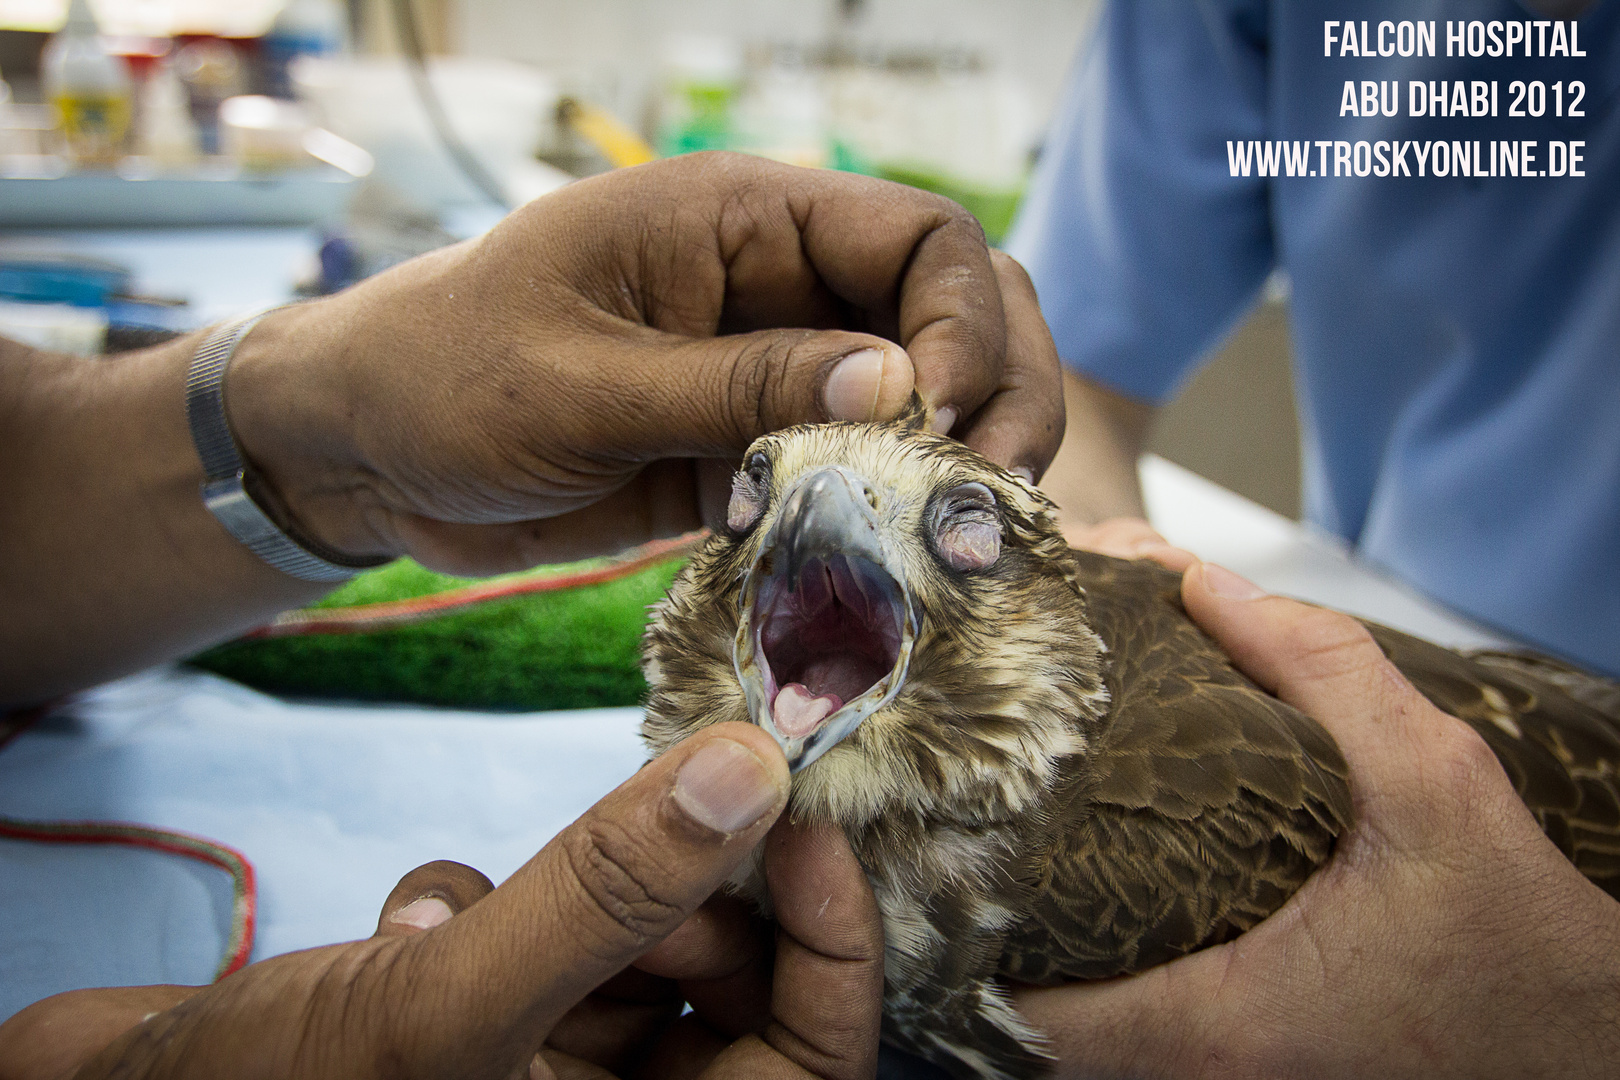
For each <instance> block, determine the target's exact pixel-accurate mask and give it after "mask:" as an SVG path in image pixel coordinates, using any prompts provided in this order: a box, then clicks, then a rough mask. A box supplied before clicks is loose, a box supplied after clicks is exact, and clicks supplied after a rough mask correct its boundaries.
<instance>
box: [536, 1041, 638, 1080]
mask: <svg viewBox="0 0 1620 1080" xmlns="http://www.w3.org/2000/svg"><path fill="white" fill-rule="evenodd" d="M527 1075H528V1077H529V1080H618V1077H616V1076H614V1075H613V1073H612V1072H610V1071H609V1070H607V1069H604V1068H603V1067H602V1066H600V1065H598V1064H596V1063H595V1062H594V1061H587V1060H585V1059H584V1058H577V1057H574V1056H573V1055H572V1054H569V1053H565V1052H564V1051H561V1050H554V1049H552V1048H551V1047H549V1046H547V1047H544V1048H543V1049H541V1051H540V1052H539V1053H538V1054H536V1055H535V1056H534V1059H533V1060H532V1061H530V1062H529V1071H528V1074H527Z"/></svg>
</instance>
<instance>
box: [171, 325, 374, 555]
mask: <svg viewBox="0 0 1620 1080" xmlns="http://www.w3.org/2000/svg"><path fill="white" fill-rule="evenodd" d="M284 306H286V305H282V304H278V305H276V306H275V307H270V308H264V309H262V310H259V311H255V312H253V313H252V314H249V315H243V316H241V317H239V318H236V319H233V320H231V321H229V322H226V323H222V324H220V325H219V326H217V327H215V328H214V330H213V331H212V332H211V333H209V335H208V336H207V337H206V338H204V339H203V343H202V344H201V345H200V346H198V348H197V353H196V355H195V356H193V357H192V358H191V370H190V372H189V373H188V374H187V376H186V421H187V422H188V423H189V424H190V425H191V441H192V442H193V443H194V444H196V447H197V456H198V457H199V458H201V459H202V465H203V472H204V474H206V476H207V479H206V480H204V481H203V483H202V500H203V505H204V506H206V507H208V511H209V513H211V514H213V515H214V517H215V518H217V519H218V520H219V523H220V524H221V525H223V526H225V531H226V532H228V533H230V534H231V535H232V536H234V537H235V538H236V539H237V540H239V541H240V542H241V543H242V545H243V546H244V547H246V548H247V549H248V550H249V551H251V552H253V554H255V555H257V556H258V557H259V558H261V559H263V560H264V561H265V562H267V563H269V564H270V565H271V566H273V567H275V568H276V569H277V570H280V571H281V572H282V573H285V574H291V575H292V576H293V577H295V578H301V579H303V580H304V581H332V582H337V581H347V580H348V579H349V578H351V577H353V576H354V575H355V574H358V573H359V572H360V571H362V570H367V569H370V568H372V567H376V566H381V565H383V564H384V563H386V562H389V561H390V560H389V558H388V557H386V556H381V557H370V558H362V559H357V558H353V557H350V556H347V555H343V554H341V553H339V552H336V551H332V550H331V549H330V548H327V547H325V546H324V545H322V544H319V543H317V542H315V541H313V540H311V539H309V538H308V537H303V536H298V537H296V538H295V536H294V535H293V534H292V532H291V531H290V530H289V529H288V528H287V527H285V526H282V525H278V524H277V523H276V521H275V519H274V518H272V517H271V516H270V514H269V513H267V512H266V511H265V509H264V507H262V506H261V505H260V504H259V503H258V502H257V501H255V499H254V498H253V495H252V494H251V493H250V492H249V486H250V485H251V484H252V474H251V472H250V471H249V468H248V465H247V463H246V462H245V461H243V459H242V452H241V448H240V447H239V446H238V445H237V442H236V437H235V436H234V435H232V434H231V425H230V422H229V421H228V420H227V419H226V418H225V369H226V368H227V367H229V366H230V362H231V357H232V356H233V355H234V354H235V352H236V347H237V345H238V344H240V343H241V341H242V339H243V338H244V337H246V336H247V332H248V331H249V330H251V329H253V326H254V324H255V323H257V322H258V321H259V320H260V319H262V318H264V317H265V316H266V315H268V314H270V312H272V311H276V310H278V309H279V308H281V307H284Z"/></svg>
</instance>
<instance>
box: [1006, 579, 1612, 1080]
mask: <svg viewBox="0 0 1620 1080" xmlns="http://www.w3.org/2000/svg"><path fill="white" fill-rule="evenodd" d="M1182 598H1183V601H1184V603H1185V604H1186V607H1187V610H1188V612H1189V613H1190V614H1191V615H1192V616H1193V618H1194V619H1196V620H1197V621H1198V623H1199V625H1201V626H1202V627H1203V628H1204V629H1205V630H1206V631H1208V632H1209V633H1210V634H1212V635H1213V636H1214V637H1215V639H1216V640H1217V641H1219V642H1220V644H1221V646H1222V647H1223V648H1224V649H1225V650H1226V651H1227V652H1228V653H1229V654H1230V655H1231V656H1232V658H1233V660H1234V661H1235V662H1236V663H1237V665H1238V666H1239V667H1240V668H1242V669H1243V670H1244V671H1245V672H1247V673H1248V674H1249V676H1250V677H1251V678H1253V679H1254V680H1255V681H1256V682H1258V683H1259V684H1260V685H1261V686H1263V687H1265V688H1266V689H1268V690H1270V691H1272V692H1274V693H1276V694H1277V696H1278V697H1280V698H1282V699H1283V700H1284V701H1287V702H1289V703H1290V704H1292V705H1294V706H1296V707H1298V708H1300V709H1302V710H1303V711H1304V712H1306V713H1308V714H1309V715H1311V716H1313V717H1315V718H1316V719H1317V720H1318V721H1320V722H1321V723H1322V725H1323V726H1324V727H1325V728H1327V730H1328V731H1329V732H1330V733H1331V734H1332V735H1333V737H1334V738H1335V739H1336V740H1337V741H1338V744H1339V747H1340V749H1341V750H1342V751H1343V752H1344V756H1345V759H1346V761H1348V762H1349V764H1350V787H1351V795H1352V798H1353V799H1354V804H1355V823H1354V824H1353V825H1352V827H1351V828H1350V829H1349V830H1348V831H1347V832H1346V833H1345V834H1344V835H1343V836H1341V837H1340V838H1339V842H1338V846H1337V849H1336V850H1335V852H1334V855H1333V858H1332V859H1331V860H1330V861H1329V862H1328V863H1327V865H1326V866H1324V867H1322V868H1321V869H1320V870H1318V871H1317V872H1316V874H1315V875H1314V876H1313V877H1311V879H1310V880H1309V881H1307V882H1306V883H1305V885H1304V887H1302V888H1301V889H1300V890H1299V892H1297V893H1296V894H1295V895H1294V896H1293V897H1292V898H1291V899H1290V900H1289V901H1288V902H1287V903H1286V904H1284V905H1283V907H1282V908H1280V909H1279V910H1278V911H1277V912H1276V913H1274V914H1273V915H1272V916H1271V917H1270V918H1268V919H1266V920H1265V921H1264V922H1262V923H1261V924H1260V925H1259V926H1257V927H1255V928H1254V929H1252V930H1250V931H1249V932H1248V933H1246V934H1244V935H1243V936H1241V937H1239V938H1237V939H1236V940H1234V941H1231V942H1228V943H1227V944H1224V945H1219V946H1216V947H1214V948H1210V949H1206V950H1203V951H1202V952H1198V953H1194V954H1192V955H1190V956H1186V957H1183V958H1180V959H1178V960H1175V961H1173V962H1171V963H1168V964H1164V965H1162V966H1160V967H1156V968H1152V969H1150V970H1148V971H1144V972H1142V973H1140V974H1137V975H1133V976H1129V977H1127V978H1122V979H1116V980H1111V981H1107V982H1099V983H1077V984H1072V985H1069V986H1064V987H1056V988H1051V989H1038V990H1037V989H1029V990H1024V991H1021V992H1020V993H1019V994H1018V995H1017V1000H1018V1006H1019V1008H1020V1009H1021V1010H1022V1011H1023V1012H1024V1014H1025V1016H1026V1017H1027V1018H1028V1019H1029V1020H1030V1021H1031V1022H1032V1023H1034V1024H1035V1025H1036V1026H1037V1027H1039V1028H1040V1029H1041V1030H1043V1031H1046V1032H1048V1033H1049V1034H1050V1036H1051V1038H1052V1046H1053V1049H1054V1050H1055V1052H1056V1053H1057V1054H1058V1055H1059V1057H1060V1059H1061V1061H1062V1066H1061V1067H1060V1069H1059V1073H1060V1075H1068V1076H1085V1077H1114V1076H1130V1077H1134V1078H1145V1077H1159V1076H1191V1075H1197V1076H1204V1077H1213V1076H1223V1077H1224V1076H1234V1077H1235V1076H1260V1077H1268V1078H1270V1077H1285V1076H1301V1077H1313V1078H1315V1077H1336V1076H1342V1077H1368V1076H1378V1077H1403V1076H1422V1077H1448V1076H1455V1077H1469V1078H1483V1077H1495V1076H1502V1077H1525V1076H1561V1077H1572V1076H1588V1075H1591V1076H1597V1075H1614V1074H1615V1072H1616V1070H1617V1069H1620V905H1616V903H1615V902H1614V901H1613V900H1611V899H1610V898H1609V897H1608V896H1606V895H1604V894H1603V893H1602V892H1601V891H1600V890H1599V889H1598V888H1597V887H1596V886H1595V885H1592V884H1591V883H1590V882H1588V881H1587V880H1586V879H1585V878H1584V877H1583V876H1582V875H1581V874H1580V873H1579V872H1578V871H1577V870H1576V869H1575V868H1574V866H1572V865H1571V864H1570V863H1569V862H1568V861H1567V860H1566V859H1565V858H1564V857H1563V856H1562V855H1561V854H1560V853H1559V852H1558V850H1557V848H1555V847H1554V846H1553V845H1552V843H1551V842H1550V841H1548V840H1547V839H1546V837H1545V836H1543V835H1542V832H1541V830H1540V828H1539V827H1538V826H1537V825H1536V822H1535V820H1534V819H1533V818H1532V817H1531V815H1530V813H1529V811H1527V810H1526V809H1525V807H1524V804H1523V803H1522V802H1521V801H1520V800H1519V798H1518V796H1517V795H1516V794H1515V793H1514V791H1513V788H1512V786H1511V785H1510V784H1509V782H1508V779H1507V776H1506V775H1505V774H1504V773H1503V771H1502V769H1501V766H1500V765H1498V764H1497V761H1496V759H1495V757H1493V756H1492V754H1491V752H1490V751H1489V749H1487V747H1486V745H1485V743H1484V742H1483V741H1482V740H1481V739H1480V738H1479V737H1478V736H1477V735H1476V734H1475V733H1474V732H1473V731H1472V730H1471V729H1469V728H1468V727H1467V726H1466V725H1465V724H1463V723H1461V722H1460V721H1457V720H1455V719H1453V718H1451V717H1449V716H1446V715H1445V714H1444V713H1441V712H1440V711H1439V710H1437V709H1435V708H1434V707H1433V706H1432V705H1430V704H1429V703H1428V701H1426V700H1425V699H1424V698H1423V697H1422V696H1421V695H1419V694H1418V693H1417V691H1415V690H1414V689H1413V688H1412V687H1411V685H1410V684H1409V683H1407V682H1406V680H1405V679H1404V678H1402V676H1401V675H1400V673H1399V672H1398V671H1396V670H1395V668H1394V667H1393V666H1392V665H1391V664H1390V663H1389V662H1388V661H1387V660H1385V658H1384V656H1383V654H1382V653H1381V652H1380V651H1379V649H1378V647H1377V646H1376V645H1375V644H1374V643H1373V641H1372V639H1371V638H1370V637H1369V636H1368V634H1367V633H1366V631H1365V630H1364V629H1362V628H1361V626H1360V625H1359V624H1357V623H1356V622H1355V621H1353V620H1351V619H1349V618H1347V617H1345V616H1343V615H1338V614H1335V613H1332V612H1328V611H1324V610H1321V609H1318V608H1312V607H1307V606H1305V605H1302V604H1298V603H1295V602H1293V601H1289V600H1284V599H1281V598H1277V597H1267V596H1265V595H1263V594H1262V593H1261V592H1260V591H1259V590H1258V589H1257V588H1256V587H1255V586H1253V585H1251V584H1250V583H1248V582H1246V581H1244V580H1243V579H1241V578H1238V577H1237V576H1236V575H1233V574H1231V573H1230V572H1229V571H1225V570H1222V569H1220V568H1219V567H1211V566H1208V565H1205V564H1198V565H1195V566H1193V567H1192V568H1191V569H1190V570H1189V571H1188V573H1187V574H1186V576H1185V578H1184V580H1183V585H1182Z"/></svg>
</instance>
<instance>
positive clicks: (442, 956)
mask: <svg viewBox="0 0 1620 1080" xmlns="http://www.w3.org/2000/svg"><path fill="white" fill-rule="evenodd" d="M787 790H788V770H787V762H786V761H785V760H784V759H783V757H782V754H781V751H780V750H779V749H778V748H777V745H776V743H775V742H774V741H773V740H772V739H771V738H770V736H768V735H766V734H765V733H764V732H763V731H761V730H760V729H759V728H757V727H755V726H754V725H752V724H741V723H728V724H716V725H714V726H712V727H709V728H707V729H705V730H704V731H702V732H700V733H698V734H697V735H694V736H692V737H691V738H689V739H687V740H686V741H685V742H682V743H680V744H679V745H677V746H676V747H674V748H673V749H671V750H669V751H668V752H666V753H665V754H664V755H663V756H662V757H660V758H658V759H657V760H655V761H653V762H650V763H649V764H648V765H646V766H645V767H644V768H642V769H641V770H640V771H639V772H637V773H636V775H635V776H633V777H631V778H630V779H629V780H627V781H626V782H625V783H624V784H622V785H620V786H619V788H617V789H616V790H615V791H613V792H612V793H611V794H609V795H608V796H607V797H606V798H604V799H603V800H602V801H601V802H599V803H597V804H596V806H594V807H592V808H591V809H590V810H589V811H587V812H586V814H585V815H584V816H583V817H581V818H580V819H579V820H578V821H576V822H574V823H573V824H572V825H570V826H569V827H568V828H567V829H565V830H563V832H562V833H560V834H559V835H558V836H557V837H556V838H555V839H553V840H552V841H551V843H549V844H547V845H546V846H545V848H544V849H543V850H542V851H541V852H540V853H539V854H538V855H536V856H535V857H534V858H533V859H531V860H529V862H528V863H526V864H525V865H524V866H523V867H521V868H520V869H519V870H518V871H517V872H516V873H515V874H513V875H512V877H511V878H510V879H508V880H507V881H506V882H505V883H503V884H502V885H501V886H500V887H499V888H497V889H496V890H495V891H494V892H493V893H491V894H490V895H489V896H487V897H485V898H484V899H483V900H481V901H479V902H478V903H477V904H475V905H474V906H473V907H472V908H470V909H468V910H467V911H465V912H464V913H462V914H461V915H460V916H458V917H457V918H455V919H452V920H451V921H450V922H448V923H446V924H445V925H444V926H442V927H440V928H439V929H438V930H437V931H435V932H434V933H432V934H423V935H420V936H419V937H417V938H416V939H414V940H412V941H411V942H410V943H409V944H410V946H411V947H412V951H411V952H410V953H409V954H408V955H406V956H405V957H402V960H401V962H402V963H403V964H404V965H405V970H404V973H403V974H401V975H400V976H399V980H400V983H401V984H402V985H408V986H413V987H419V988H421V992H420V993H418V994H415V995H413V996H412V997H411V998H410V1000H409V1001H408V1003H407V1004H406V1006H405V1007H403V1008H396V1009H394V1010H393V1011H392V1012H390V1014H389V1017H388V1021H389V1023H390V1024H391V1025H392V1030H393V1031H394V1032H395V1033H396V1037H397V1038H399V1039H401V1040H410V1041H411V1042H412V1043H413V1044H414V1045H415V1046H416V1047H417V1048H418V1049H420V1050H421V1052H424V1053H427V1054H429V1055H431V1054H432V1053H433V1052H434V1047H435V1046H440V1047H459V1048H467V1047H473V1048H476V1049H474V1050H472V1051H469V1052H465V1053H463V1054H462V1055H461V1056H460V1057H458V1058H457V1060H456V1063H455V1065H456V1067H455V1068H451V1067H450V1063H449V1061H448V1058H447V1059H446V1062H445V1067H446V1069H447V1070H448V1071H450V1072H454V1073H457V1074H466V1075H484V1074H488V1075H504V1071H506V1070H511V1069H514V1068H518V1067H521V1066H522V1065H523V1064H525V1063H527V1062H528V1061H529V1059H530V1057H531V1056H532V1055H533V1053H534V1052H535V1051H536V1049H538V1043H539V1041H540V1037H543V1035H544V1033H545V1032H546V1031H548V1030H550V1029H551V1028H552V1027H553V1026H554V1025H555V1024H556V1022H557V1021H558V1019H559V1018H560V1017H561V1016H562V1015H563V1014H564V1013H566V1012H567V1011H568V1010H569V1009H570V1008H572V1007H573V1006H574V1005H575V1004H577V1003H578V1002H579V1001H580V1000H581V999H583V998H584V997H585V995H586V994H587V993H589V992H590V991H591V990H593V989H594V988H595V987H597V986H599V985H601V984H602V983H603V982H605V981H606V980H608V979H609V978H611V977H612V976H613V975H615V974H617V973H618V972H619V971H621V970H623V969H624V968H625V967H626V966H627V965H628V964H629V963H630V962H631V961H632V960H634V959H635V958H636V957H638V956H640V955H641V954H642V953H644V952H646V951H647V950H648V949H650V948H651V947H652V946H653V945H655V944H657V943H658V942H659V941H661V940H663V938H664V937H666V936H667V935H668V934H669V933H670V932H672V931H673V930H674V929H675V928H676V927H677V926H679V925H680V924H681V923H682V922H684V921H685V920H686V919H687V917H689V916H690V915H691V913H692V912H693V911H695V910H696V909H697V907H698V905H700V904H701V903H702V902H703V901H704V900H705V899H707V898H708V896H709V894H710V893H712V892H713V891H714V889H715V888H716V887H717V886H718V885H719V884H720V883H721V882H722V881H724V880H725V879H726V878H727V877H728V876H729V875H730V874H731V873H732V872H733V871H734V870H735V869H736V867H737V865H738V864H739V863H740V862H741V861H742V860H743V859H744V858H745V857H746V856H747V855H748V853H749V852H750V851H751V850H752V848H753V847H754V845H755V844H756V843H757V842H758V841H759V839H760V837H761V836H763V835H764V833H765V831H766V830H767V829H769V827H770V825H771V823H772V822H773V821H774V820H775V819H776V816H777V815H778V814H779V813H780V812H781V810H782V807H783V806H784V805H785V804H786V799H787ZM447 1003H450V1004H447ZM537 1033H538V1035H537ZM430 1034H431V1040H430V1039H429V1035H430ZM424 1043H426V1044H427V1045H426V1046H425V1047H424ZM443 1053H445V1054H448V1053H449V1051H448V1050H444V1051H443ZM480 1070H482V1071H480Z"/></svg>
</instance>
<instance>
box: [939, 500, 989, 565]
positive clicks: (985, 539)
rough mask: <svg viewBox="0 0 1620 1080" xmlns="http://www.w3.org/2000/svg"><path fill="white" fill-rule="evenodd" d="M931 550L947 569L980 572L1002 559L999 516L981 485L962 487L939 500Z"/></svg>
mask: <svg viewBox="0 0 1620 1080" xmlns="http://www.w3.org/2000/svg"><path fill="white" fill-rule="evenodd" d="M934 547H935V549H936V550H937V551H938V552H939V557H940V558H941V559H943V560H944V561H945V564H946V565H947V566H950V567H951V568H953V569H956V570H983V569H984V568H985V567H987V566H990V565H992V564H993V563H994V562H995V561H996V560H997V559H999V558H1000V557H1001V515H1000V514H999V513H998V512H997V510H996V496H995V494H994V493H993V492H992V491H991V490H990V489H989V488H987V487H985V486H984V485H983V484H961V485H959V486H957V487H954V488H952V489H951V490H950V491H948V492H946V493H945V497H944V498H943V499H941V500H940V503H939V511H938V514H937V516H936V521H935V528H934Z"/></svg>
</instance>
